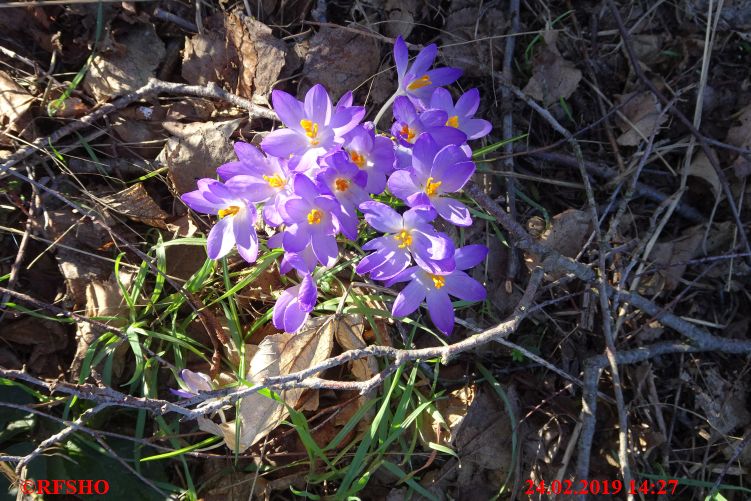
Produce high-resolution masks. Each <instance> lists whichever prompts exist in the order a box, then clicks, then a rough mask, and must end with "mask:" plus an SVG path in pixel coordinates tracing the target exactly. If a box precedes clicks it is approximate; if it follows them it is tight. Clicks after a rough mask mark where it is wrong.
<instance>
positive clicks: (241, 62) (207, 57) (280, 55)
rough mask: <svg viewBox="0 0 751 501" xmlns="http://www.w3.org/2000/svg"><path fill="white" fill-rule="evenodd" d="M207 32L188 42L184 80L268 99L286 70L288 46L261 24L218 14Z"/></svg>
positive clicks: (247, 18) (237, 16)
mask: <svg viewBox="0 0 751 501" xmlns="http://www.w3.org/2000/svg"><path fill="white" fill-rule="evenodd" d="M206 26H207V28H208V29H207V30H206V31H205V32H204V33H199V34H197V35H194V36H193V37H191V38H187V39H186V40H185V50H184V52H183V66H182V76H183V78H184V79H185V80H186V81H188V82H189V83H192V84H197V85H205V84H207V83H209V82H215V83H218V84H220V85H223V86H225V87H226V88H227V89H228V90H230V91H231V92H233V93H236V94H238V95H240V96H243V97H246V98H251V97H252V96H253V95H254V94H256V95H261V96H265V95H266V94H268V93H269V92H270V91H271V88H272V87H273V85H274V83H276V81H277V80H278V78H279V74H280V73H281V71H282V68H283V67H284V61H285V56H286V53H287V46H286V45H285V44H284V42H282V41H281V40H278V39H277V38H275V37H274V36H273V35H272V34H271V28H269V27H268V26H266V25H265V24H263V23H262V22H260V21H257V20H255V19H253V18H250V17H245V16H240V15H237V14H230V15H226V14H223V13H220V14H216V15H215V16H212V17H211V18H209V19H208V20H207V21H206Z"/></svg>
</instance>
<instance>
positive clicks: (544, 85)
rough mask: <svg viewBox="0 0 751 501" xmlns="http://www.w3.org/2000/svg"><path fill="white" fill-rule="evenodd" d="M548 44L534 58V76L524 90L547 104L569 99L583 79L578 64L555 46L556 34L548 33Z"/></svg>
mask: <svg viewBox="0 0 751 501" xmlns="http://www.w3.org/2000/svg"><path fill="white" fill-rule="evenodd" d="M545 38H546V41H547V44H546V45H545V46H544V47H543V48H542V49H540V51H539V52H538V53H537V55H536V56H535V58H534V62H533V66H534V70H533V71H532V78H530V79H529V82H528V83H527V86H526V87H524V92H525V93H526V94H527V95H529V96H531V97H532V98H534V99H536V100H538V101H542V103H543V104H544V105H545V106H550V105H551V104H554V103H557V102H558V101H559V100H560V99H561V98H563V99H568V98H569V97H570V96H571V94H573V93H574V91H576V88H577V87H578V86H579V82H580V81H581V79H582V72H581V71H579V70H578V69H577V68H576V65H574V63H572V62H571V61H568V60H566V59H564V58H563V56H561V53H560V52H558V49H557V48H556V46H555V38H556V37H555V36H553V34H552V33H550V34H546V37H545Z"/></svg>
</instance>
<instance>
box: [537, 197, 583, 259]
mask: <svg viewBox="0 0 751 501" xmlns="http://www.w3.org/2000/svg"><path fill="white" fill-rule="evenodd" d="M591 232H592V218H591V217H590V216H589V214H588V213H587V212H584V211H580V210H576V209H568V210H565V211H563V212H561V213H560V214H556V215H555V216H553V218H552V220H551V221H550V228H548V229H547V230H545V231H544V232H543V233H542V235H541V237H540V241H541V242H542V243H544V244H545V245H547V246H548V247H550V248H551V249H553V250H555V251H557V252H558V253H560V254H562V255H564V256H566V257H571V258H574V257H576V256H577V254H579V252H581V250H582V248H583V247H584V244H585V243H586V241H587V239H588V238H589V235H590V233H591ZM525 262H526V263H527V266H528V267H529V268H530V269H532V268H534V267H535V266H538V265H539V264H540V261H539V258H538V257H537V256H535V255H532V254H528V255H527V257H526V259H525Z"/></svg>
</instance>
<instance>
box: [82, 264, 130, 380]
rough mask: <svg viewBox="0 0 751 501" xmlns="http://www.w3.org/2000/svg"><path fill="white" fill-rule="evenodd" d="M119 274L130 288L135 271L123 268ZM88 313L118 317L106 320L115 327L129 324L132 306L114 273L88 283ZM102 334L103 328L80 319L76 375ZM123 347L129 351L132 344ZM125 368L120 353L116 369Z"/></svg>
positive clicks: (124, 284) (114, 369)
mask: <svg viewBox="0 0 751 501" xmlns="http://www.w3.org/2000/svg"><path fill="white" fill-rule="evenodd" d="M119 278H120V282H121V283H122V284H123V286H124V287H126V288H127V287H129V286H130V283H131V281H132V280H133V278H134V273H133V272H132V271H126V270H120V275H119ZM85 316H86V317H88V318H93V317H117V318H118V319H119V321H118V320H107V321H105V323H106V324H108V325H112V326H113V327H122V326H123V325H125V323H126V321H127V318H128V307H127V304H126V302H125V299H124V298H123V295H122V291H121V290H120V286H119V285H118V283H117V280H116V279H115V275H114V274H113V275H111V276H110V278H109V280H105V281H102V280H92V281H90V282H88V283H87V284H86V309H85ZM100 335H101V331H100V330H97V329H95V328H94V327H93V326H92V325H91V324H90V323H88V322H79V323H78V332H77V333H76V340H77V343H78V345H77V347H76V354H75V355H74V356H73V361H72V362H71V364H70V372H71V374H72V375H73V377H74V378H77V377H78V374H79V372H80V370H81V364H82V362H83V360H84V358H85V357H86V352H87V351H88V349H89V347H90V346H91V343H93V342H94V341H95V340H96V339H97V338H98V337H99V336H100ZM122 348H123V349H124V350H125V351H122V350H121V353H122V354H125V353H126V352H127V348H128V347H127V344H123V345H122ZM122 369H123V360H122V356H117V355H116V358H115V364H114V365H113V372H114V373H115V374H116V375H118V376H119V375H120V374H121V373H122Z"/></svg>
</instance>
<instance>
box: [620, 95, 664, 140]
mask: <svg viewBox="0 0 751 501" xmlns="http://www.w3.org/2000/svg"><path fill="white" fill-rule="evenodd" d="M620 102H625V103H626V104H624V105H623V107H622V108H621V113H622V114H623V116H624V117H626V119H627V120H624V119H623V118H621V117H618V119H617V120H616V122H617V124H618V127H619V128H620V129H621V130H622V131H623V134H621V135H620V136H618V139H617V142H618V144H620V145H623V146H637V145H639V143H641V142H642V141H644V140H645V139H644V138H649V137H650V136H651V135H652V134H654V133H655V132H656V131H657V129H658V128H659V127H660V126H661V125H662V124H663V123H664V122H665V120H667V116H666V115H665V114H664V113H661V111H662V106H661V105H660V103H659V102H658V101H657V98H656V97H655V96H654V94H652V93H651V92H646V91H645V92H642V93H640V94H636V93H631V94H626V95H624V96H621V98H620Z"/></svg>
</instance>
